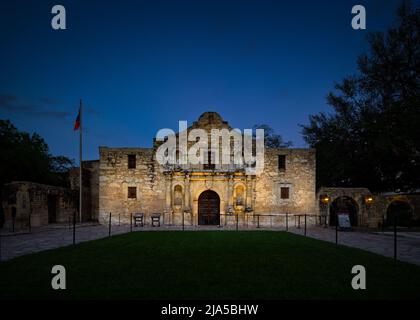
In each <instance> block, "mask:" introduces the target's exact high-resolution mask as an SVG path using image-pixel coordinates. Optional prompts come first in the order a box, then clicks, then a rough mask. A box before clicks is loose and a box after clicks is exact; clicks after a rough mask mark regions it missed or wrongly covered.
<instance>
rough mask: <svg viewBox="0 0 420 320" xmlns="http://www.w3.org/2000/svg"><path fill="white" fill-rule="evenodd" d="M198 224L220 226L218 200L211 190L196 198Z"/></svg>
mask: <svg viewBox="0 0 420 320" xmlns="http://www.w3.org/2000/svg"><path fill="white" fill-rule="evenodd" d="M198 224H199V225H219V224H220V198H219V195H218V194H217V193H216V192H214V191H212V190H207V191H204V192H203V193H202V194H200V197H199V198H198Z"/></svg>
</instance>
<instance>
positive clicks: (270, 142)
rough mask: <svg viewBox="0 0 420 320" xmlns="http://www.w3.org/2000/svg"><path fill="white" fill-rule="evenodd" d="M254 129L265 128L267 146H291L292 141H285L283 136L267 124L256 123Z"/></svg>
mask: <svg viewBox="0 0 420 320" xmlns="http://www.w3.org/2000/svg"><path fill="white" fill-rule="evenodd" d="M253 129H254V130H255V129H264V144H265V146H266V147H267V148H289V147H291V146H292V142H291V141H284V140H283V138H282V136H281V135H279V134H277V133H275V131H274V129H273V128H271V127H270V126H269V125H267V124H256V125H255V126H254V127H253Z"/></svg>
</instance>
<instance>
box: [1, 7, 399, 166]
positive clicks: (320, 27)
mask: <svg viewBox="0 0 420 320" xmlns="http://www.w3.org/2000/svg"><path fill="white" fill-rule="evenodd" d="M399 3H400V1H399V0H395V1H394V0H392V1H384V0H377V1H361V2H360V1H315V0H314V1H261V0H258V1H229V0H225V1H215V0H213V1H200V0H196V1H177V0H172V1H134V0H118V1H110V0H109V1H105V0H102V1H91V0H84V1H74V0H73V1H59V2H58V1H16V0H13V1H12V0H8V1H6V0H5V1H1V3H0V36H1V44H0V46H1V47H0V49H1V50H0V118H2V119H4V118H8V119H10V120H11V121H12V122H13V123H14V124H15V125H16V126H17V127H18V128H19V129H21V130H25V131H29V132H33V131H36V132H38V133H39V134H41V135H42V136H43V137H44V138H45V140H46V141H47V143H48V144H49V146H50V149H51V153H53V154H55V155H58V154H63V155H66V156H70V157H72V158H76V159H77V157H78V134H77V133H75V132H73V122H74V118H75V117H76V114H77V109H78V100H79V98H80V97H81V98H83V100H84V104H85V109H86V113H85V127H86V134H85V155H86V158H87V159H96V158H97V157H98V146H100V145H105V146H121V147H123V146H151V144H152V139H153V137H154V136H155V134H156V132H157V131H158V130H159V129H160V128H165V127H168V128H173V129H176V128H177V124H178V122H177V121H178V120H188V121H189V122H192V121H194V120H196V118H197V117H198V116H199V115H200V114H201V113H202V112H204V111H207V110H212V111H217V112H219V113H220V114H221V115H222V117H224V118H225V120H228V121H229V122H230V124H231V125H232V126H233V127H238V128H240V129H244V128H251V127H252V126H253V125H254V124H256V123H266V124H269V125H270V126H272V127H273V128H274V129H275V130H276V131H277V132H278V133H280V134H282V135H283V137H284V138H285V139H286V140H292V141H293V143H294V145H295V146H297V147H302V146H305V144H304V142H303V140H302V137H301V135H300V128H299V126H298V124H299V123H306V122H307V117H308V115H309V114H314V113H317V112H319V111H326V110H328V109H329V107H328V106H327V105H326V102H325V97H326V95H327V93H328V91H330V90H331V89H332V88H333V85H334V82H335V81H339V80H341V79H342V78H343V77H344V76H346V75H348V74H351V73H354V72H355V71H356V58H357V56H358V55H359V54H360V53H362V52H364V51H365V50H366V48H367V44H366V40H365V36H366V34H367V32H370V31H380V30H385V29H386V28H387V27H389V26H391V25H392V24H394V23H395V15H394V13H395V10H396V8H397V7H398V5H399ZM54 4H63V5H64V6H65V7H66V10H67V28H68V29H67V30H63V31H55V30H53V29H52V28H51V24H50V23H51V18H52V16H53V15H52V14H51V13H50V12H51V8H52V6H53V5H54ZM355 4H363V5H365V7H366V10H367V30H366V31H355V30H353V29H352V28H351V25H350V22H351V18H352V15H351V8H352V6H353V5H355Z"/></svg>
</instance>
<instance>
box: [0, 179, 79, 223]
mask: <svg viewBox="0 0 420 320" xmlns="http://www.w3.org/2000/svg"><path fill="white" fill-rule="evenodd" d="M2 205H3V208H4V213H5V225H4V228H5V229H6V230H7V229H12V224H13V215H15V219H14V222H15V230H19V229H27V228H29V224H30V225H31V227H39V226H44V225H48V224H49V215H51V210H54V211H55V219H54V221H50V222H52V223H68V222H69V219H72V217H73V214H74V212H75V211H77V194H76V193H75V192H74V191H72V190H70V189H67V188H61V187H55V186H49V185H44V184H38V183H33V182H21V181H17V182H11V183H7V184H5V185H4V188H3V194H2ZM49 211H50V212H49Z"/></svg>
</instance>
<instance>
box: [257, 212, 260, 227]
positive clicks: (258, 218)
mask: <svg viewBox="0 0 420 320" xmlns="http://www.w3.org/2000/svg"><path fill="white" fill-rule="evenodd" d="M259 227H260V215H259V214H257V228H259Z"/></svg>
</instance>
